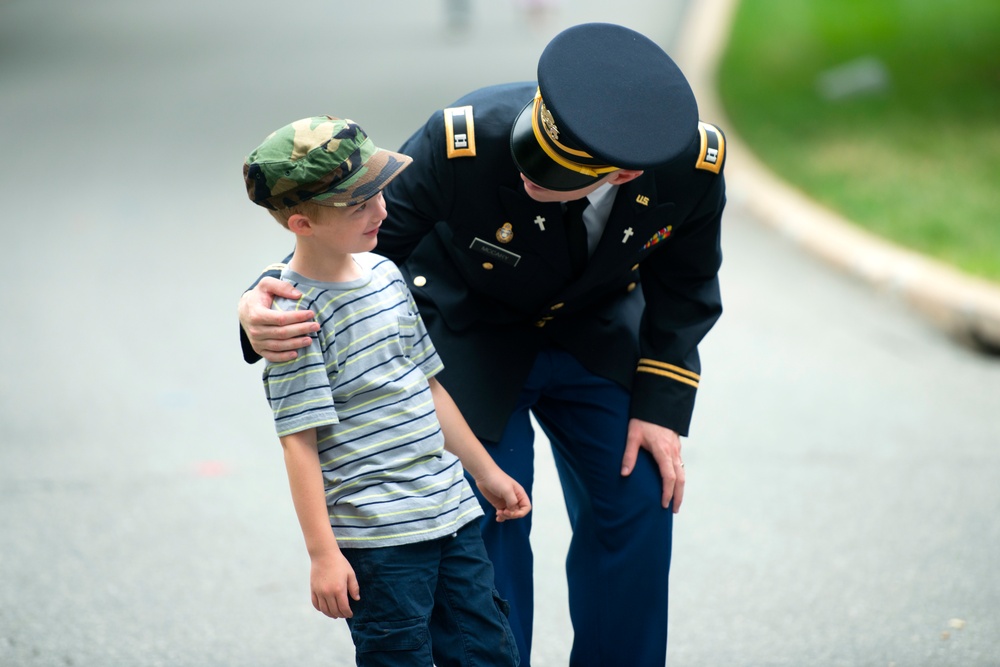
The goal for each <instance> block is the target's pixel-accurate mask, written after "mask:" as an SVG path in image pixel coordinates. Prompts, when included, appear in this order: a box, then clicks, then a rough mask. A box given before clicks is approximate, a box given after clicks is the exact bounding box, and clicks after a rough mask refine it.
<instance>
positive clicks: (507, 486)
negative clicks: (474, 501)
mask: <svg viewBox="0 0 1000 667" xmlns="http://www.w3.org/2000/svg"><path fill="white" fill-rule="evenodd" d="M476 486H478V487H479V491H480V492H481V493H482V494H483V497H484V498H486V500H488V501H489V502H490V505H493V507H495V508H496V510H497V521H500V522H503V521H506V520H507V519H520V518H521V517H523V516H527V514H528V512H530V511H531V501H530V500H528V494H527V493H525V491H524V487H522V486H521V485H520V484H518V483H517V480H515V479H514V478H513V477H511V476H510V475H508V474H507V473H505V472H504V471H502V470H500V468H496V469H495V470H493V471H491V472H490V473H489V474H488V475H486V476H484V477H483V478H481V479H477V480H476Z"/></svg>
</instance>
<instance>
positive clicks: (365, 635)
mask: <svg viewBox="0 0 1000 667" xmlns="http://www.w3.org/2000/svg"><path fill="white" fill-rule="evenodd" d="M351 634H352V635H353V637H354V647H355V649H356V650H357V651H358V653H375V652H381V651H413V650H415V649H418V648H420V647H421V646H423V645H424V644H426V643H427V639H428V631H427V624H426V623H424V620H423V619H422V618H412V619H404V620H402V621H373V622H369V623H355V624H354V625H353V626H352V627H351Z"/></svg>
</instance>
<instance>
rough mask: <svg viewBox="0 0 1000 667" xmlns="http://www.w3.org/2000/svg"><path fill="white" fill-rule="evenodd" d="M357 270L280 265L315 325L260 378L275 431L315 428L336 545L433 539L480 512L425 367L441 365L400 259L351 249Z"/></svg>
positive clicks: (287, 305)
mask: <svg viewBox="0 0 1000 667" xmlns="http://www.w3.org/2000/svg"><path fill="white" fill-rule="evenodd" d="M354 257H355V260H356V261H357V263H358V265H359V266H360V267H361V270H362V272H363V276H362V277H361V278H360V279H358V280H355V281H352V282H348V283H322V282H316V281H313V280H309V279H308V278H305V277H304V276H301V275H299V274H297V273H295V272H294V271H291V270H288V269H285V271H283V272H282V274H281V278H282V280H285V281H288V282H290V283H292V284H293V285H295V287H296V288H298V290H299V291H300V292H302V294H303V296H302V298H301V299H299V300H298V301H292V300H289V299H276V300H275V304H274V307H275V308H278V309H281V310H312V311H313V312H315V313H316V319H317V320H318V321H319V323H320V326H321V328H320V330H319V331H318V332H316V333H315V334H313V335H312V338H313V340H312V342H311V344H310V346H309V347H308V348H304V349H302V350H299V356H298V357H297V358H295V359H293V360H292V361H287V362H283V363H270V362H268V363H267V365H266V367H265V369H264V389H265V391H266V392H267V397H268V401H269V402H270V404H271V409H272V410H273V412H274V421H275V426H276V428H277V430H278V435H279V436H282V435H288V434H290V433H296V432H298V431H303V430H305V429H309V428H315V429H316V437H317V443H318V447H317V448H318V450H319V457H320V465H321V466H322V468H323V478H324V482H325V485H326V502H327V507H328V508H329V512H330V525H331V526H332V527H333V532H334V535H335V536H336V538H337V542H338V543H339V544H340V546H341V547H345V548H359V547H360V548H369V547H384V546H391V545H396V544H407V543H411V542H420V541H424V540H431V539H435V538H438V537H442V536H444V535H450V534H452V533H454V532H455V531H456V530H457V529H458V528H459V527H461V526H463V525H465V524H466V523H468V522H469V521H472V520H473V519H475V518H477V517H479V516H482V514H483V511H482V509H481V508H480V506H479V502H478V501H477V500H476V497H475V496H474V495H473V493H472V489H471V487H470V486H469V484H468V482H466V480H465V477H464V474H463V470H462V464H461V463H460V462H459V460H458V458H457V457H456V456H455V455H454V454H452V453H450V452H448V451H446V450H445V449H444V434H443V433H442V432H441V426H440V424H439V423H438V420H437V416H436V414H435V411H434V401H433V399H432V397H431V391H430V387H429V386H428V384H427V378H430V377H433V376H434V375H435V374H436V373H438V372H439V371H440V370H441V368H442V364H441V360H440V358H439V357H438V355H437V352H436V351H435V350H434V346H433V344H432V343H431V339H430V336H428V335H427V330H426V329H425V328H424V323H423V320H421V319H420V316H419V314H418V312H417V308H416V304H415V303H414V302H413V297H412V295H411V294H410V291H409V289H408V288H407V287H406V283H405V282H404V280H403V277H402V275H401V274H400V272H399V269H397V268H396V266H395V264H393V263H392V262H391V261H389V260H388V259H385V258H384V257H381V256H379V255H375V254H372V253H364V254H359V255H355V256H354Z"/></svg>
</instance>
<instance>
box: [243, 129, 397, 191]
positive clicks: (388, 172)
mask: <svg viewBox="0 0 1000 667" xmlns="http://www.w3.org/2000/svg"><path fill="white" fill-rule="evenodd" d="M410 162H412V159H411V158H410V157H409V156H407V155H403V154H401V153H393V152H392V151H387V150H383V149H381V148H378V147H376V146H375V144H374V143H373V142H372V140H371V139H370V138H369V137H368V135H367V134H365V131H364V130H363V129H361V126H360V125H358V124H357V123H355V122H354V121H352V120H344V119H340V118H333V117H332V116H314V117H313V118H303V119H302V120H297V121H295V122H294V123H291V124H290V125H286V126H285V127H283V128H281V129H280V130H277V131H275V132H272V133H271V135H270V136H268V137H267V139H265V140H264V143H262V144H261V145H260V146H258V147H257V148H256V149H255V150H254V151H253V152H252V153H250V155H249V157H247V159H246V161H245V162H244V163H243V180H244V181H245V182H246V186H247V194H248V195H250V201H252V202H253V203H255V204H259V205H260V206H263V207H265V208H269V209H272V210H276V209H284V208H290V207H292V206H295V205H296V204H301V203H302V202H304V201H314V202H316V203H317V204H322V205H323V206H354V205H356V204H360V203H361V202H363V201H365V200H367V199H370V198H371V197H374V196H375V195H376V194H378V193H379V191H380V190H381V189H382V188H384V187H385V186H386V184H387V183H388V182H389V181H391V180H392V179H393V178H395V177H396V176H397V175H399V173H400V172H402V171H403V169H405V168H406V167H407V166H408V165H409V164H410Z"/></svg>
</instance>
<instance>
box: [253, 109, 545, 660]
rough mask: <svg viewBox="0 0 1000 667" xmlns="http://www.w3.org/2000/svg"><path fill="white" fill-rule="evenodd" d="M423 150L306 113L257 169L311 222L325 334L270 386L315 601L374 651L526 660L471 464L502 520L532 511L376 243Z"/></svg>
mask: <svg viewBox="0 0 1000 667" xmlns="http://www.w3.org/2000/svg"><path fill="white" fill-rule="evenodd" d="M409 163H410V158H409V157H407V156H405V155H401V154H398V153H392V152H390V151H386V150H382V149H379V148H376V147H375V145H374V144H373V143H372V141H371V139H369V138H368V136H367V135H366V134H365V132H364V130H362V129H361V128H360V127H359V126H358V125H357V124H355V123H354V122H352V121H350V120H341V119H337V118H332V117H329V116H320V117H315V118H306V119H303V120H300V121H297V122H295V123H292V124H291V125H287V126H285V127H283V128H281V129H279V130H277V131H276V132H274V133H273V134H271V135H270V136H269V137H268V138H267V139H265V141H264V143H262V144H261V145H260V146H259V147H257V149H256V150H254V152H253V153H251V154H250V156H249V157H248V158H247V160H246V162H245V164H244V166H243V174H244V179H245V181H246V186H247V192H248V194H249V195H250V199H251V200H252V201H253V202H254V203H255V204H259V205H260V206H263V207H265V208H267V209H269V211H270V213H271V215H272V216H274V217H275V218H276V219H277V220H278V222H280V223H281V224H282V225H283V226H285V227H287V228H288V229H289V230H290V231H291V232H293V233H294V234H295V235H296V245H295V251H294V253H293V255H292V256H291V259H290V261H289V262H288V266H287V268H286V269H284V270H283V272H282V279H283V280H286V281H288V282H290V283H292V284H293V285H294V286H295V287H296V288H297V289H298V290H299V292H300V293H301V294H302V296H301V298H299V299H298V300H297V301H290V300H287V299H278V300H276V301H275V308H279V309H282V310H296V309H309V310H312V311H313V312H315V313H317V315H316V318H317V320H318V321H319V322H320V325H321V328H320V330H319V331H318V332H316V333H314V334H312V343H311V345H310V347H308V348H305V349H303V350H299V354H298V356H297V357H296V358H295V359H293V360H291V361H287V362H282V363H269V364H268V365H267V367H266V368H265V370H264V387H265V390H266V392H267V397H268V400H269V401H270V404H271V408H272V410H273V412H274V418H275V424H276V427H277V431H278V436H279V437H280V439H281V445H282V447H283V449H284V455H285V466H286V468H287V471H288V479H289V484H290V486H291V491H292V500H293V503H294V506H295V512H296V514H297V516H298V519H299V524H300V525H301V527H302V533H303V535H304V537H305V542H306V548H307V550H308V552H309V557H310V559H311V563H312V567H311V570H312V571H311V575H310V585H311V588H312V601H313V606H314V607H316V609H318V610H319V611H321V612H323V613H324V614H326V615H327V616H330V617H332V618H346V619H347V623H348V625H349V626H350V629H351V636H352V638H353V640H354V644H355V647H356V651H357V658H356V660H357V664H358V665H386V666H389V665H391V666H392V667H399V666H401V665H422V666H425V667H431V665H432V663H433V662H434V661H435V660H436V661H437V662H438V664H456V665H458V664H461V665H516V664H517V663H518V657H517V649H516V647H515V645H514V642H513V638H512V636H511V634H510V627H509V625H508V623H507V617H506V603H505V602H504V601H503V600H501V599H500V598H499V597H498V596H497V594H496V592H495V589H494V587H493V567H492V564H491V563H490V561H489V560H488V558H487V556H486V551H485V548H484V546H483V543H482V538H481V536H480V532H479V522H478V520H477V519H478V518H479V517H481V516H482V515H483V512H482V509H481V508H480V506H479V503H478V502H477V500H476V498H475V496H474V495H473V492H472V489H471V487H470V486H469V484H468V482H467V481H466V480H465V476H464V472H463V466H464V470H467V471H468V472H469V474H470V475H471V476H472V478H473V479H475V481H476V484H477V486H478V487H479V488H480V490H481V491H482V493H483V494H484V496H485V497H486V498H488V499H489V501H490V502H491V503H492V504H493V505H494V506H495V507H496V508H497V520H498V521H503V520H506V519H517V518H520V517H523V516H525V515H526V514H527V513H528V511H529V510H530V508H531V505H530V502H529V501H528V497H527V494H526V493H525V491H524V489H523V488H522V487H521V485H520V484H518V483H517V482H516V481H514V480H513V479H512V478H511V477H509V476H508V475H507V474H505V473H504V472H503V471H502V470H501V469H500V468H499V467H498V466H497V465H496V463H495V462H494V461H493V459H492V458H490V456H489V454H488V453H487V452H486V450H485V449H484V448H483V446H482V444H481V443H480V442H479V441H478V440H477V439H476V437H475V436H474V435H473V434H472V430H471V429H470V428H469V427H468V425H467V424H466V422H465V419H464V418H463V417H462V415H461V413H459V411H458V408H457V407H456V406H455V403H454V402H453V401H452V399H451V397H450V396H449V395H448V393H447V392H446V391H445V389H444V387H442V386H441V385H440V384H439V383H438V382H437V380H435V379H434V375H435V374H436V373H438V372H439V371H440V370H441V368H442V364H441V361H440V359H439V358H438V355H437V352H436V351H435V349H434V346H433V345H432V343H431V340H430V338H429V337H428V336H427V332H426V330H425V329H424V324H423V321H422V320H421V319H420V316H419V314H418V313H417V309H416V305H415V304H414V301H413V297H412V296H411V295H410V292H409V290H408V289H407V287H406V284H405V282H404V280H403V277H402V275H401V274H400V273H399V270H398V269H397V268H396V266H395V265H394V264H393V263H392V262H390V261H389V260H387V259H385V258H383V257H380V256H378V255H375V254H372V253H371V251H372V250H373V249H374V248H375V245H376V243H377V237H378V230H379V225H380V224H381V222H382V220H383V219H384V218H385V216H386V209H385V200H384V199H383V197H382V188H383V187H385V185H386V183H388V182H389V181H390V180H392V179H393V178H394V177H395V176H396V175H397V174H399V173H400V172H401V171H402V170H403V169H405V168H406V167H407V166H408V165H409Z"/></svg>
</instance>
